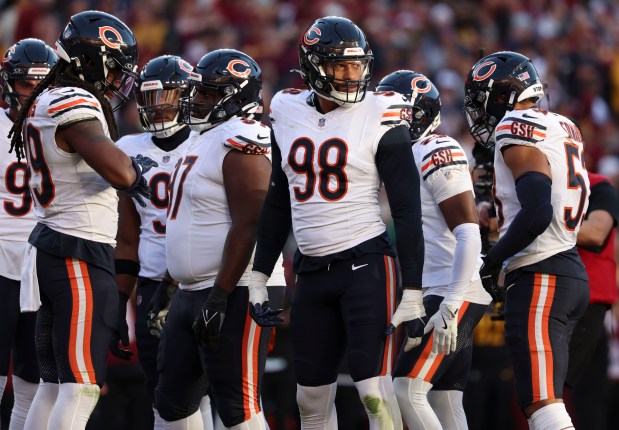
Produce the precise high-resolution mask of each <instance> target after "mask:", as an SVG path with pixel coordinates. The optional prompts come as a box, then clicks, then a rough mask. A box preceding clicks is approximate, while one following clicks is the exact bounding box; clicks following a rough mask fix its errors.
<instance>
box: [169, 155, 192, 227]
mask: <svg viewBox="0 0 619 430" xmlns="http://www.w3.org/2000/svg"><path fill="white" fill-rule="evenodd" d="M197 159H198V157H195V156H187V157H185V159H182V158H181V159H179V160H178V163H176V167H175V168H174V174H173V175H172V182H171V183H170V202H172V206H169V207H168V218H169V219H172V220H173V219H176V215H178V207H179V206H180V204H181V200H182V199H183V185H185V179H187V175H188V174H189V172H190V171H191V169H192V168H193V165H194V164H196V160H197ZM181 166H185V168H184V169H183V173H181V178H180V182H179V184H178V189H177V192H176V195H174V185H175V184H176V178H177V176H178V171H179V170H180V168H181ZM170 209H171V210H170Z"/></svg>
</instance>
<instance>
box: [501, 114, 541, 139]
mask: <svg viewBox="0 0 619 430" xmlns="http://www.w3.org/2000/svg"><path fill="white" fill-rule="evenodd" d="M546 130H547V127H546V126H544V125H542V124H539V123H537V122H533V121H527V120H526V119H523V118H513V117H508V118H505V119H504V120H503V121H502V122H501V124H499V126H498V127H497V129H496V141H497V142H500V141H504V140H508V143H510V144H514V143H515V144H518V143H520V144H525V145H526V144H530V143H533V144H536V143H538V142H540V141H542V140H544V139H546V137H547V134H546ZM525 142H526V143H525ZM502 143H503V142H502ZM505 143H507V142H505Z"/></svg>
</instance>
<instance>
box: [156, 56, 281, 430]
mask: <svg viewBox="0 0 619 430" xmlns="http://www.w3.org/2000/svg"><path fill="white" fill-rule="evenodd" d="M189 86H190V91H191V95H190V97H188V98H186V99H181V112H182V115H183V121H185V122H186V123H188V124H189V126H190V127H191V128H192V130H194V131H196V132H198V133H199V135H198V136H197V137H196V138H195V139H193V140H192V141H191V142H190V143H189V145H188V147H187V149H186V151H185V152H184V154H183V156H182V157H181V158H180V159H179V160H178V162H177V163H176V168H175V170H174V173H173V174H172V179H171V181H172V182H171V185H170V195H169V205H168V218H167V224H166V258H167V268H168V271H169V274H170V276H171V278H172V279H175V280H177V281H179V285H178V289H177V290H176V292H175V293H174V296H173V298H172V301H171V303H170V309H169V312H168V314H167V319H166V322H165V325H164V326H163V332H162V335H161V343H160V345H159V356H158V368H159V380H158V383H157V387H156V388H155V406H156V408H157V410H158V411H159V414H160V416H161V418H163V420H164V421H165V425H166V427H165V428H170V429H190V430H191V429H202V425H203V424H202V417H201V415H200V412H199V410H198V407H199V405H200V399H201V398H202V395H203V393H204V391H205V389H206V387H207V385H210V387H211V391H210V393H212V394H213V400H214V403H215V405H216V408H217V412H218V414H219V417H220V418H221V420H222V422H223V424H224V425H225V426H226V427H227V428H231V429H236V430H241V429H243V430H254V429H265V426H266V422H265V420H264V416H263V413H262V412H261V409H260V404H259V399H260V397H259V392H260V391H259V389H260V383H261V379H262V374H263V370H264V364H265V361H266V353H267V348H268V342H269V338H270V334H271V329H267V328H262V327H260V326H259V325H258V324H256V322H254V321H253V320H252V318H251V317H250V315H249V307H248V297H249V294H248V288H247V286H248V284H249V277H250V270H249V269H250V267H248V265H249V263H250V259H251V257H252V253H253V250H254V246H255V234H256V225H257V223H258V218H259V215H260V210H261V208H262V204H263V201H264V198H265V196H266V192H267V189H268V184H269V175H270V173H271V165H270V161H269V158H268V154H269V151H270V132H269V129H268V128H267V127H265V126H264V125H262V124H260V123H259V122H256V121H255V120H253V119H250V118H249V116H251V115H253V114H254V112H255V110H256V108H257V107H258V101H259V97H260V92H261V89H262V72H261V70H260V67H259V66H258V64H257V63H256V62H255V61H254V60H253V59H252V58H251V57H249V56H248V55H246V54H244V53H242V52H239V51H235V50H232V49H223V50H216V51H212V52H210V53H208V54H206V55H205V56H204V57H202V59H200V61H199V62H198V64H197V65H196V68H195V70H194V73H193V74H192V75H191V76H190V80H189Z"/></svg>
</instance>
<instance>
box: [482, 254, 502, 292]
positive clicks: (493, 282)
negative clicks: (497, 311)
mask: <svg viewBox="0 0 619 430" xmlns="http://www.w3.org/2000/svg"><path fill="white" fill-rule="evenodd" d="M481 258H482V260H483V264H482V266H481V267H480V268H479V276H480V277H481V283H482V285H483V286H484V289H485V290H486V291H487V292H488V294H490V296H491V297H492V300H494V301H498V300H499V293H498V291H497V288H498V280H499V273H501V268H502V266H503V265H502V264H501V263H497V262H496V261H494V260H493V259H491V258H490V256H489V255H488V254H486V255H482V256H481Z"/></svg>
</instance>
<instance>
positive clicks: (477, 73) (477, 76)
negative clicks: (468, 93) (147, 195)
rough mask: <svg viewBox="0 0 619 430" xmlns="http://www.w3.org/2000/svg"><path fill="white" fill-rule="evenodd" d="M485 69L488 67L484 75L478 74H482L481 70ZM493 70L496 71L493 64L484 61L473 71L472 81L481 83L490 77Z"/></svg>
mask: <svg viewBox="0 0 619 430" xmlns="http://www.w3.org/2000/svg"><path fill="white" fill-rule="evenodd" d="M486 67H488V70H486V72H485V73H483V74H480V73H482V70H484V69H485V68H486ZM495 70H496V64H494V62H493V61H486V62H484V63H481V64H480V65H479V66H477V67H476V68H475V70H473V80H474V81H483V80H484V79H486V78H487V77H489V76H490V75H492V74H493V73H494V71H495Z"/></svg>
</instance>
